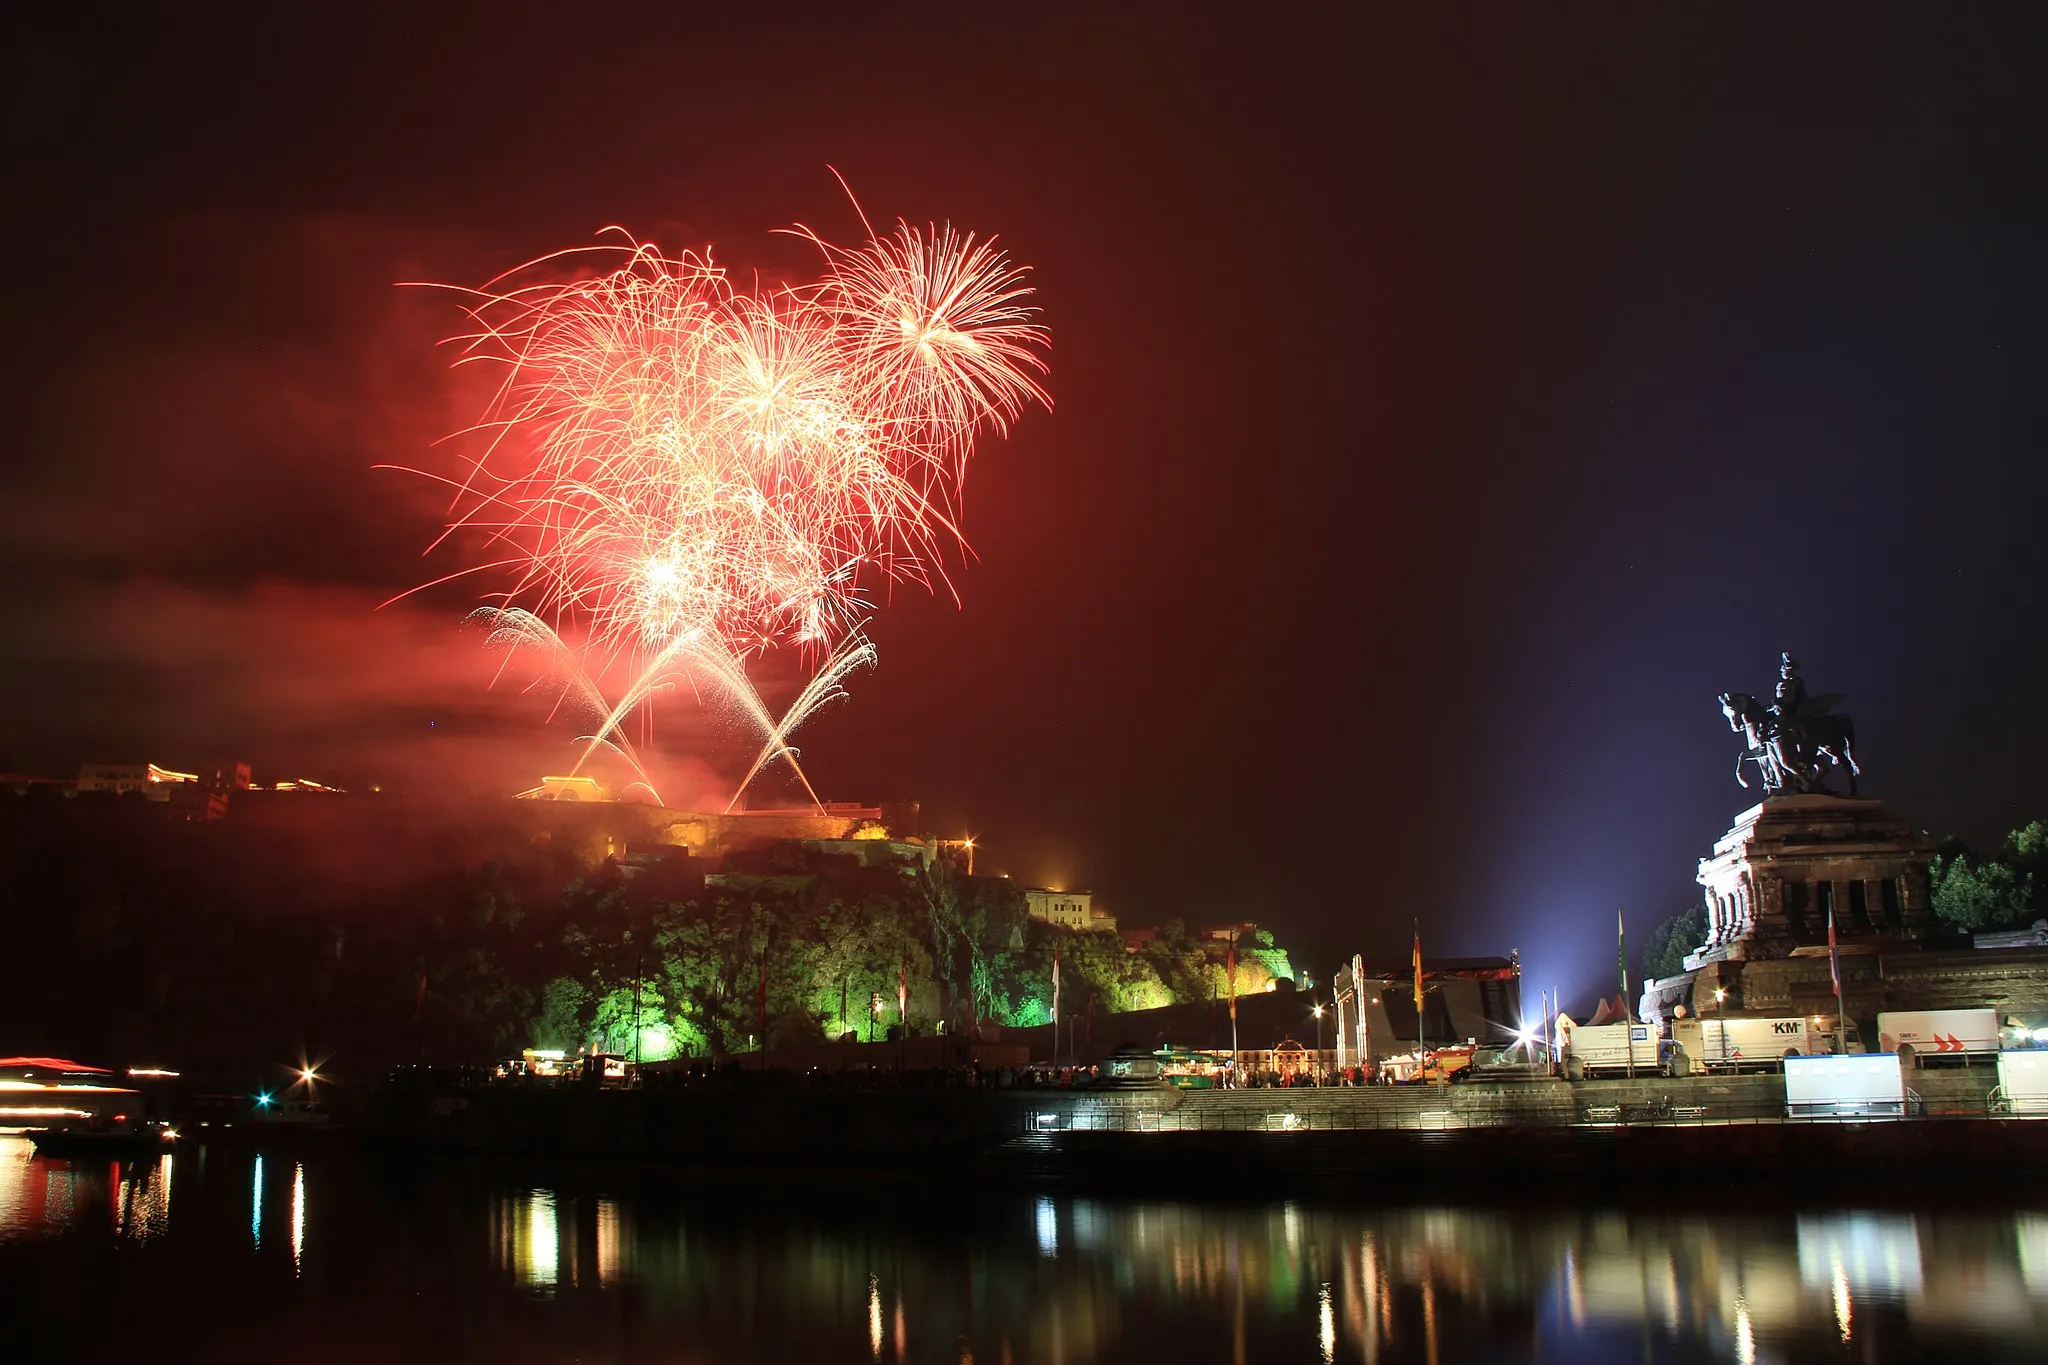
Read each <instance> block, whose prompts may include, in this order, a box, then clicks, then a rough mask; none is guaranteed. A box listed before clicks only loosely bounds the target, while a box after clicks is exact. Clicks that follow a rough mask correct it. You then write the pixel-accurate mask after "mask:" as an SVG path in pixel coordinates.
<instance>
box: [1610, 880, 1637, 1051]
mask: <svg viewBox="0 0 2048 1365" xmlns="http://www.w3.org/2000/svg"><path fill="white" fill-rule="evenodd" d="M1614 961H1615V965H1616V966H1617V967H1618V968H1620V970H1621V1017H1622V1019H1623V1020H1624V1021H1626V1022H1627V1023H1631V1024H1633V1023H1634V1022H1635V1021H1636V1016H1635V1013H1634V1011H1632V1010H1631V1009H1630V1008H1629V1004H1628V925H1627V924H1625V923H1623V922H1622V918H1621V907H1620V906H1618V905H1617V906H1615V907H1614Z"/></svg>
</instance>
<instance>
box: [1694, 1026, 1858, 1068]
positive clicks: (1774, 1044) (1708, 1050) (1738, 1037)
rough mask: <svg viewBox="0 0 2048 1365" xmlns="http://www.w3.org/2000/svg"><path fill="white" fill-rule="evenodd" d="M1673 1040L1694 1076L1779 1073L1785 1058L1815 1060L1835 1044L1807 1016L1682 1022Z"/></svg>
mask: <svg viewBox="0 0 2048 1365" xmlns="http://www.w3.org/2000/svg"><path fill="white" fill-rule="evenodd" d="M1671 1036H1672V1038H1673V1039H1674V1040H1676V1042H1677V1043H1678V1045H1679V1046H1680V1047H1681V1048H1683V1049H1685V1054H1686V1059H1687V1060H1688V1062H1689V1063H1690V1064H1691V1065H1690V1067H1689V1068H1688V1069H1689V1070H1692V1071H1700V1070H1706V1071H1776V1070H1777V1069H1778V1063H1779V1062H1781V1061H1783V1060H1784V1059H1785V1058H1787V1057H1817V1056H1819V1055H1820V1054H1822V1053H1825V1052H1833V1051H1834V1050H1835V1039H1834V1035H1833V1034H1831V1033H1825V1032H1823V1031H1822V1030H1820V1029H1818V1028H1816V1027H1814V1024H1813V1021H1812V1020H1811V1019H1808V1018H1807V1017H1805V1016H1804V1015H1801V1016H1798V1017H1796V1018H1783V1019H1739V1018H1738V1019H1719V1018H1715V1019H1681V1020H1679V1021H1678V1022H1677V1023H1676V1024H1674V1025H1672V1028H1671Z"/></svg>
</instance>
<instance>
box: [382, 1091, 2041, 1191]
mask: <svg viewBox="0 0 2048 1365" xmlns="http://www.w3.org/2000/svg"><path fill="white" fill-rule="evenodd" d="M1995 1080H1996V1076H1995V1073H1994V1072H1992V1071H1991V1070H1990V1069H1988V1068H1983V1067H1978V1068H1973V1069H1969V1070H1954V1071H1935V1070H1928V1071H1921V1072H1916V1073H1914V1075H1913V1078H1912V1081H1911V1084H1912V1088H1913V1090H1914V1092H1915V1093H1916V1095H1918V1096H1919V1097H1920V1100H1921V1105H1922V1108H1923V1109H1924V1112H1925V1114H1926V1115H1927V1116H1928V1117H1927V1118H1926V1119H1924V1120H1912V1121H1907V1122H1906V1123H1904V1124H1899V1123H1892V1124H1890V1125H1889V1126H1891V1127H1903V1128H1921V1127H1937V1126H1949V1127H1954V1126H1957V1125H1954V1124H1952V1123H1950V1124H1944V1123H1943V1122H1942V1121H1945V1120H1954V1119H1966V1118H1976V1119H1979V1120H1980V1122H1979V1123H1977V1124H1971V1125H1963V1126H1967V1127H1977V1128H2000V1129H2014V1128H2018V1129H2021V1130H2024V1131H2025V1132H2026V1133H2028V1134H2038V1135H2039V1137H2038V1141H2039V1142H2040V1143H2043V1144H2048V1123H2042V1124H2038V1125H2037V1124H2028V1123H2019V1124H2014V1123H2012V1122H2010V1121H1995V1120H1990V1119H1987V1118H1986V1117H1985V1115H1986V1112H1987V1111H1986V1101H1987V1099H1988V1098H1989V1094H1990V1091H1991V1088H1992V1086H1993V1084H1994V1083H1995ZM1783 1114H1784V1083H1783V1080H1782V1078H1781V1077H1778V1076H1773V1075H1756V1076H1712V1077H1688V1078H1686V1079H1684V1080H1666V1079H1661V1078H1649V1077H1646V1078H1640V1079H1636V1080H1600V1081H1581V1082H1576V1083H1572V1082H1565V1081H1561V1080H1546V1081H1529V1082H1518V1083H1502V1084H1483V1083H1471V1084H1465V1085H1452V1086H1432V1087H1386V1086H1372V1087H1364V1088H1357V1089H1347V1088H1322V1089H1316V1088H1303V1089H1261V1090H1228V1091H1226V1090H1192V1091H1181V1090H1170V1089H1133V1090H1058V1089H1045V1090H1037V1089H1014V1090H981V1089H969V1088H945V1087H933V1088H919V1087H916V1086H914V1085H906V1086H905V1087H903V1088H900V1089H899V1088H877V1089H810V1088H803V1087H795V1086H791V1087H786V1088H778V1087H775V1086H773V1085H768V1084H759V1085H752V1084H750V1085H742V1086H738V1087H733V1088H725V1087H707V1088H700V1089H691V1088H680V1089H676V1090H662V1089H648V1090H602V1089H589V1088H583V1087H575V1086H563V1087H539V1086H524V1085H490V1086H480V1087H473V1088H467V1089H450V1090H430V1089H426V1088H413V1089H393V1090H388V1091H382V1092H379V1093H378V1094H377V1096H375V1097H374V1099H373V1101H372V1105H371V1109H370V1112H369V1114H368V1115H367V1119H366V1125H365V1133H366V1136H367V1137H369V1138H370V1139H371V1140H372V1141H375V1142H380V1143H384V1144H388V1145H396V1146H404V1147H414V1148H427V1149H436V1150H442V1151H449V1152H471V1153H479V1154H482V1153H507V1154H523V1155H546V1156H575V1157H605V1158H630V1159H649V1160H668V1161H677V1162H685V1163H697V1164H705V1165H713V1166H717V1165H769V1166H777V1165H780V1166H820V1167H870V1168H889V1167H905V1166H909V1167H914V1166H918V1165H920V1164H928V1163H932V1162H953V1163H958V1162H985V1161H993V1163H994V1165H995V1166H996V1167H1003V1166H1004V1163H1005V1162H1010V1163H1011V1164H1012V1165H1016V1164H1018V1163H1021V1167H1020V1169H1025V1168H1028V1169H1034V1170H1039V1172H1040V1173H1043V1170H1042V1169H1041V1168H1043V1166H1044V1158H1045V1157H1046V1156H1047V1154H1048V1153H1049V1152H1058V1153H1064V1154H1065V1155H1064V1156H1062V1157H1061V1158H1060V1159H1061V1160H1064V1161H1068V1162H1070V1163H1071V1162H1072V1161H1074V1160H1075V1159H1076V1158H1075V1157H1074V1155H1073V1154H1074V1153H1076V1152H1084V1151H1085V1152H1093V1153H1094V1154H1095V1156H1094V1158H1093V1159H1096V1160H1101V1159H1103V1158H1104V1156H1105V1154H1106V1153H1109V1152H1112V1151H1114V1150H1115V1148H1116V1145H1117V1144H1119V1143H1121V1144H1123V1145H1124V1146H1125V1147H1128V1146H1129V1145H1130V1139H1131V1137H1132V1136H1133V1135H1141V1134H1178V1135H1180V1136H1181V1139H1185V1140H1188V1141H1186V1142H1185V1143H1184V1142H1183V1141H1179V1140H1177V1141H1176V1142H1175V1143H1174V1145H1173V1146H1172V1147H1171V1148H1164V1149H1162V1148H1159V1147H1158V1146H1157V1144H1149V1149H1150V1150H1153V1151H1155V1152H1158V1151H1167V1150H1170V1151H1171V1152H1173V1153H1174V1154H1175V1155H1176V1157H1177V1158H1180V1157H1189V1156H1193V1155H1194V1154H1195V1152H1196V1149H1197V1147H1198V1146H1199V1147H1206V1146H1207V1145H1208V1144H1209V1143H1210V1142H1212V1141H1216V1140H1221V1141H1224V1142H1225V1144H1226V1147H1228V1146H1229V1144H1230V1143H1231V1142H1232V1141H1237V1143H1238V1147H1239V1148H1242V1149H1243V1150H1246V1151H1250V1150H1253V1149H1258V1150H1264V1149H1265V1146H1266V1144H1265V1143H1264V1142H1263V1140H1264V1139H1265V1138H1267V1137H1269V1136H1270V1137H1277V1138H1279V1139H1281V1140H1282V1141H1283V1142H1287V1141H1298V1140H1299V1139H1301V1138H1304V1137H1314V1138H1316V1139H1317V1141H1318V1143H1321V1142H1323V1141H1324V1140H1325V1137H1324V1135H1329V1137H1328V1141H1331V1142H1335V1143H1336V1144H1337V1145H1336V1146H1335V1147H1334V1148H1331V1149H1330V1150H1331V1151H1332V1152H1336V1153H1342V1152H1346V1151H1348V1152H1351V1153H1353V1154H1354V1155H1355V1156H1357V1157H1358V1159H1361V1160H1362V1159H1364V1155H1365V1154H1366V1153H1368V1151H1372V1150H1377V1148H1376V1146H1375V1144H1378V1143H1381V1142H1393V1143H1395V1144H1396V1146H1397V1147H1398V1146H1399V1144H1402V1143H1407V1144H1410V1145H1413V1144H1414V1143H1415V1142H1416V1141H1417V1140H1418V1139H1427V1140H1428V1141H1430V1142H1433V1143H1439V1144H1440V1143H1443V1142H1444V1141H1446V1140H1448V1139H1450V1138H1453V1137H1454V1136H1461V1135H1470V1134H1475V1133H1487V1132H1492V1133H1496V1134H1499V1135H1500V1136H1501V1137H1502V1138H1504V1139H1506V1140H1507V1141H1508V1143H1509V1145H1508V1146H1506V1147H1504V1148H1502V1149H1501V1151H1500V1153H1499V1155H1500V1156H1501V1157H1502V1158H1504V1159H1507V1160H1509V1161H1510V1162H1512V1163H1516V1164H1519V1165H1523V1166H1528V1165H1531V1164H1536V1165H1540V1164H1541V1163H1542V1161H1543V1160H1546V1159H1555V1160H1575V1159H1578V1158H1574V1157H1571V1156H1570V1155H1569V1154H1570V1153H1571V1152H1574V1151H1578V1152H1580V1155H1581V1156H1583V1155H1584V1151H1583V1150H1581V1149H1582V1143H1580V1141H1579V1140H1578V1139H1569V1140H1567V1138H1565V1137H1560V1136H1559V1135H1570V1134H1580V1135H1583V1134H1585V1133H1588V1132H1592V1133H1595V1134H1598V1133H1607V1134H1608V1135H1609V1136H1608V1137H1607V1138H1604V1139H1601V1141H1603V1142H1611V1141H1613V1138H1612V1134H1613V1133H1614V1132H1615V1131H1616V1130H1621V1131H1622V1132H1624V1133H1626V1134H1628V1135H1633V1134H1635V1133H1638V1132H1640V1131H1644V1130H1652V1129H1667V1130H1687V1129H1689V1130H1692V1131H1694V1132H1696V1133H1701V1134H1706V1135H1710V1137H1709V1139H1708V1140H1710V1141H1711V1142H1712V1143H1713V1144H1714V1145H1715V1146H1717V1147H1718V1148H1720V1149H1722V1150H1724V1151H1734V1150H1737V1149H1738V1148H1744V1147H1745V1146H1754V1145H1756V1144H1759V1143H1761V1144H1764V1145H1766V1146H1772V1145H1774V1144H1782V1143H1785V1142H1788V1141H1789V1142H1792V1143H1794V1144H1799V1143H1805V1144H1806V1146H1807V1147H1812V1146H1813V1145H1814V1144H1813V1141H1811V1140H1808V1139H1801V1138H1792V1139H1786V1138H1783V1137H1770V1136H1760V1135H1759V1134H1758V1132H1757V1131H1755V1130H1762V1129H1770V1130H1780V1129H1800V1128H1806V1127H1821V1128H1827V1127H1829V1126H1830V1125H1826V1124H1821V1125H1811V1124H1786V1123H1784V1122H1783V1121H1782V1120H1783ZM1848 1126H1849V1127H1853V1128H1855V1129H1856V1130H1857V1131H1867V1130H1874V1129H1875V1128H1877V1127H1880V1126H1885V1125H1879V1124H1875V1123H1872V1124H1860V1125H1848ZM1834 1127H1835V1128H1837V1129H1840V1128H1842V1127H1843V1125H1834ZM1546 1133H1548V1134H1550V1135H1551V1137H1550V1138H1549V1139H1545V1140H1544V1141H1536V1139H1537V1138H1539V1137H1540V1136H1541V1135H1543V1134H1546ZM1246 1137H1256V1138H1258V1139H1260V1141H1258V1142H1254V1143H1252V1144H1250V1146H1249V1147H1247V1146H1245V1144H1244V1143H1243V1142H1242V1139H1243V1138H1246ZM1517 1141H1520V1142H1522V1143H1524V1146H1522V1147H1520V1148H1517V1147H1516V1146H1514V1145H1513V1144H1514V1143H1515V1142H1517ZM1886 1141H1887V1142H1895V1141H1896V1140H1894V1139H1886ZM1944 1141H1946V1142H1948V1143H1950V1144H1953V1143H1954V1142H1958V1141H1962V1139H1955V1138H1951V1139H1945V1140H1944ZM2018 1141H2019V1142H2020V1146H2021V1148H2022V1149H2028V1148H2027V1144H2030V1143H2035V1142H2036V1141H2037V1139H2036V1138H2035V1137H2033V1136H2028V1137H2025V1138H2023V1139H2018ZM1104 1143H1108V1144H1110V1146H1108V1147H1103V1146H1102V1145H1101V1144H1104ZM1346 1143H1349V1144H1351V1145H1349V1146H1346V1145H1345V1144H1346ZM1546 1143H1547V1144H1548V1145H1546ZM1823 1145H1824V1144H1823ZM1305 1147H1307V1148H1314V1149H1315V1150H1316V1151H1321V1150H1322V1149H1321V1148H1320V1147H1318V1146H1317V1144H1315V1143H1311V1144H1305ZM1585 1150H1595V1151H1598V1150H1605V1148H1603V1147H1598V1146H1596V1147H1595V1148H1593V1149H1585ZM2029 1150H2030V1149H2029ZM1006 1153H1007V1155H1006ZM1546 1153H1547V1154H1548V1155H1547V1156H1546V1155H1545V1154H1546ZM1561 1154H1562V1155H1561ZM1268 1156H1269V1157H1270V1153H1269V1154H1268ZM1205 1159H1206V1158H1205ZM1034 1163H1035V1165H1034ZM1112 1165H1113V1163H1112ZM1313 1165H1314V1163H1313V1162H1312V1163H1311V1166H1313Z"/></svg>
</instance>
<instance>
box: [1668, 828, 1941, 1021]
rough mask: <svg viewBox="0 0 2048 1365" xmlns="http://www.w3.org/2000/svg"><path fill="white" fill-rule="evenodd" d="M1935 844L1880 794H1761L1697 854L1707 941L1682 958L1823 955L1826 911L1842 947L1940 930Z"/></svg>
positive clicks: (1917, 938) (1900, 943) (1885, 944)
mask: <svg viewBox="0 0 2048 1365" xmlns="http://www.w3.org/2000/svg"><path fill="white" fill-rule="evenodd" d="M1934 847H1935V845H1934V840H1933V839H1931V838H1930V837H1928V836H1927V835H1926V834H1924V833H1922V832H1921V831H1919V830H1916V829H1914V828H1913V827H1912V826H1911V825H1909V824H1907V823H1906V822H1905V821H1904V820H1902V819H1900V818H1899V817H1898V816H1896V815H1894V814H1892V813H1891V811H1890V810H1888V809H1887V808H1886V807H1885V804H1884V802H1882V801H1875V800H1860V799H1855V798H1850V797H1842V796H1774V797H1771V798H1770V799H1768V800H1766V801H1761V802H1759V803H1757V804H1756V805H1754V806H1751V807H1750V808H1749V809H1748V810H1746V811H1744V812H1742V814H1740V815H1738V816H1736V817H1735V823H1734V825H1733V826H1731V827H1730V828H1729V830H1728V832H1727V833H1726V834H1724V835H1722V836H1721V837H1720V839H1719V840H1718V841H1716V843H1715V844H1714V852H1713V855H1712V856H1711V857H1707V858H1702V859H1700V867H1699V883H1700V886H1701V887H1702V888H1703V889H1704V891H1705V892H1706V903H1707V941H1706V942H1705V943H1704V944H1702V945H1701V947H1700V949H1699V951H1698V952H1695V953H1693V954H1691V955H1689V956H1688V957H1687V958H1686V960H1685V965H1686V967H1687V968H1688V969H1689V970H1693V971H1698V970H1699V969H1701V968H1704V967H1707V966H1708V965H1709V964H1712V963H1719V962H1730V963H1734V962H1745V961H1757V960H1764V961H1775V960H1779V959H1784V958H1790V957H1793V956H1806V955H1808V952H1810V951H1811V950H1814V949H1818V950H1819V951H1820V952H1821V953H1822V954H1825V953H1826V951H1827V943H1828V920H1829V916H1830V913H1832V915H1833V919H1834V925H1835V938H1836V941H1837V944H1838V945H1839V953H1840V955H1843V956H1849V955H1855V956H1861V955H1864V954H1868V953H1874V952H1881V951H1884V950H1885V949H1888V948H1894V947H1905V946H1908V945H1912V946H1920V945H1923V944H1925V943H1927V942H1929V941H1931V940H1938V939H1940V938H1943V937H1945V934H1944V932H1943V930H1942V928H1941V926H1940V924H1939V922H1938V921H1937V920H1936V919H1935V916H1934V911H1933V908H1932V907H1931V906H1930V905H1929V903H1928V888H1927V865H1928V862H1929V861H1930V860H1931V859H1932V858H1933V857H1934ZM1801 950H1807V952H1802V951H1801ZM1824 969H1825V964H1823V970H1824ZM1709 975H1713V976H1719V975H1722V973H1720V972H1713V973H1709ZM1709 990H1710V991H1711V987H1709Z"/></svg>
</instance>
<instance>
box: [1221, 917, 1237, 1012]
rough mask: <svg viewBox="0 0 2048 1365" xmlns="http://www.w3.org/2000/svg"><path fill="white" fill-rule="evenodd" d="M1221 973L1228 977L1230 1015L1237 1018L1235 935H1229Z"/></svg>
mask: <svg viewBox="0 0 2048 1365" xmlns="http://www.w3.org/2000/svg"><path fill="white" fill-rule="evenodd" d="M1223 974H1224V975H1225V976H1227V977H1229V978H1230V985H1229V990H1230V1017H1231V1018H1232V1019H1235V1018H1237V935H1236V934H1232V935H1231V936H1230V948H1229V950H1228V951H1227V952H1226V953H1225V954H1224V965H1223Z"/></svg>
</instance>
